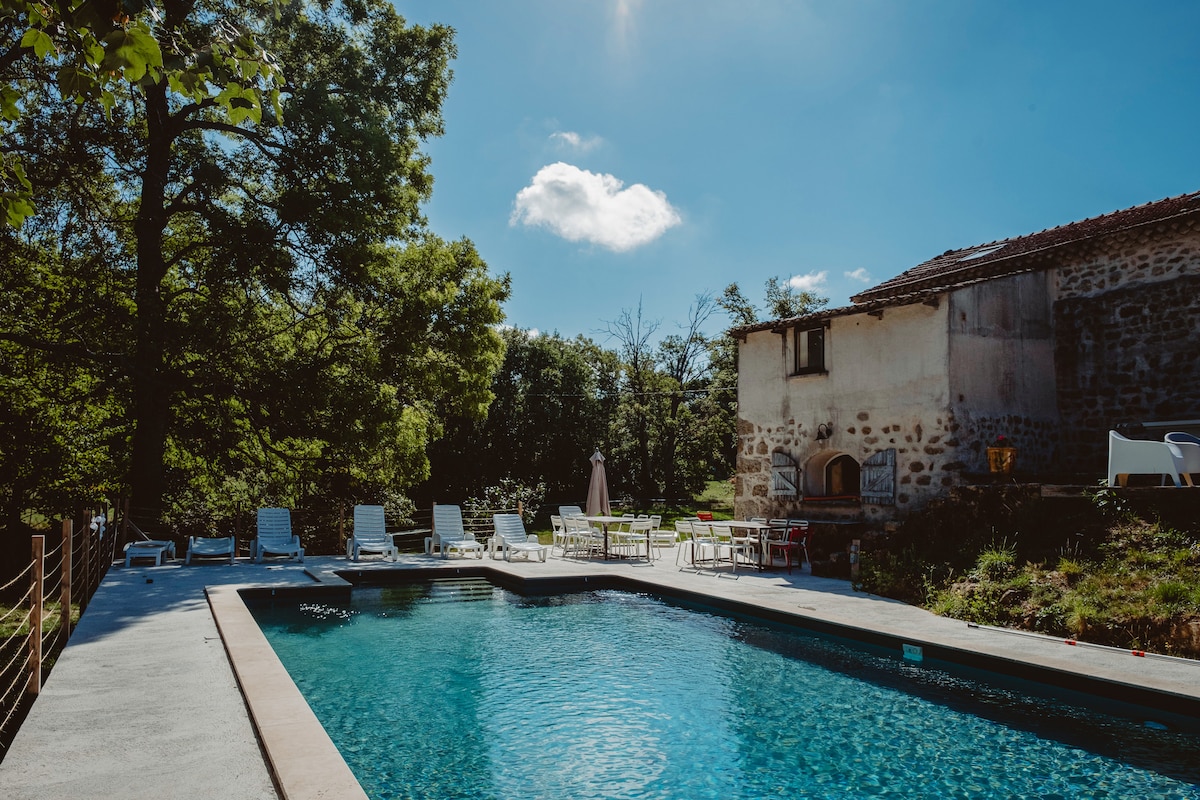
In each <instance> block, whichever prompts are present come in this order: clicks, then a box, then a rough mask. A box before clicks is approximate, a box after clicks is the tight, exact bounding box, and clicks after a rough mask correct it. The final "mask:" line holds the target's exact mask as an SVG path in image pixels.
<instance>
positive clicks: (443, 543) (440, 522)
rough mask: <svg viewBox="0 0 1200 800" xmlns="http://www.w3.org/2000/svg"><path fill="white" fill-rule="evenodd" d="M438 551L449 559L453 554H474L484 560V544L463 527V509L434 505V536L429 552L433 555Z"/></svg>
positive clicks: (453, 506) (441, 504)
mask: <svg viewBox="0 0 1200 800" xmlns="http://www.w3.org/2000/svg"><path fill="white" fill-rule="evenodd" d="M437 550H441V552H442V558H449V556H450V553H452V552H457V553H460V554H462V555H466V554H467V553H474V554H475V557H476V558H483V542H481V541H479V540H477V539H476V538H475V535H474V534H472V533H467V531H466V529H465V528H464V527H463V518H462V509H461V508H459V507H458V506H455V505H449V504H446V503H440V504H439V503H434V504H433V536H432V541H431V545H430V551H429V552H430V554H432V553H433V552H435V551H437Z"/></svg>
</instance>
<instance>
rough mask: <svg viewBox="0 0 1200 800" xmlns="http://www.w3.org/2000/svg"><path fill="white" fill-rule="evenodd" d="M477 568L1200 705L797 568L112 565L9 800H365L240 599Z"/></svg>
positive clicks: (15, 753)
mask: <svg viewBox="0 0 1200 800" xmlns="http://www.w3.org/2000/svg"><path fill="white" fill-rule="evenodd" d="M480 568H483V569H489V570H495V571H496V572H497V573H499V574H500V575H502V576H505V578H506V580H518V581H519V580H524V579H533V580H537V579H544V580H551V581H553V580H561V581H564V582H567V581H574V580H575V579H580V580H583V579H586V580H587V581H588V582H589V583H591V584H593V585H600V586H603V585H608V584H610V583H613V582H615V583H617V584H619V585H621V586H623V587H628V588H639V589H642V590H645V591H659V592H664V593H667V594H671V595H675V596H684V597H688V598H694V599H698V600H702V601H703V602H706V603H709V604H712V605H716V606H718V607H724V608H729V609H732V610H739V609H745V608H753V609H757V610H759V611H761V612H763V613H766V614H767V615H770V616H775V617H777V618H791V617H794V618H799V619H801V620H802V621H803V622H804V623H805V624H807V625H810V626H814V627H817V628H823V629H831V630H839V631H841V632H843V633H850V634H852V635H855V636H858V637H859V638H864V639H867V640H873V641H877V642H880V643H885V644H887V643H892V644H895V645H896V646H897V648H898V647H899V645H898V644H896V643H899V642H903V643H906V644H913V645H917V646H920V647H922V648H924V649H925V653H926V655H927V656H934V655H937V656H946V655H950V656H952V657H953V659H954V660H958V661H964V662H968V663H970V662H971V661H972V660H973V659H979V660H983V661H986V662H988V663H990V664H992V665H993V666H995V665H999V666H1000V667H1002V668H1003V669H1005V671H1010V672H1016V673H1021V672H1023V671H1033V672H1035V673H1037V674H1040V675H1043V676H1047V675H1048V676H1050V677H1051V678H1052V679H1053V680H1054V682H1057V683H1060V684H1063V685H1069V686H1077V687H1078V686H1086V685H1089V684H1090V685H1091V686H1093V687H1095V686H1100V687H1102V688H1107V689H1111V690H1112V692H1113V693H1114V694H1116V695H1118V696H1126V695H1128V696H1129V697H1132V698H1142V699H1146V698H1149V699H1150V701H1151V702H1153V703H1154V704H1155V705H1157V706H1159V707H1160V708H1165V709H1171V710H1174V711H1180V712H1183V713H1192V714H1196V710H1197V709H1200V662H1192V661H1186V660H1183V659H1168V658H1155V657H1144V658H1140V657H1135V656H1133V655H1131V654H1130V653H1129V652H1127V651H1120V650H1110V649H1104V648H1094V647H1067V646H1064V644H1063V641H1062V640H1061V639H1054V638H1049V637H1038V636H1030V635H1016V634H1014V633H1011V632H1001V631H996V630H992V629H987V628H975V627H970V626H968V625H966V624H965V623H963V622H961V621H956V620H951V619H946V618H942V617H937V616H934V615H932V614H929V613H927V612H925V611H923V610H921V609H918V608H913V607H911V606H907V605H904V604H903V603H898V602H895V601H892V600H887V599H883V598H879V597H875V596H872V595H867V594H863V593H861V592H855V591H854V590H853V589H852V588H851V586H850V585H849V584H848V583H847V582H845V581H839V580H832V579H825V578H814V577H813V576H811V575H809V574H807V573H806V572H801V571H800V570H797V571H796V572H794V573H792V574H791V575H789V574H787V573H786V572H785V571H782V570H780V571H769V572H762V573H756V572H751V571H740V570H739V572H738V573H737V574H736V577H734V576H733V575H731V574H730V573H729V571H728V569H727V568H726V569H724V570H722V571H721V572H720V573H719V574H716V573H713V572H712V571H704V572H695V571H691V570H681V569H679V568H678V567H676V565H675V563H674V555H673V554H672V553H670V552H668V553H667V554H666V555H665V557H664V558H663V559H662V560H660V561H657V562H654V563H652V564H647V563H646V562H644V561H608V562H598V561H597V562H588V561H574V560H563V559H559V558H551V559H550V560H548V561H547V562H545V563H540V562H536V561H535V562H521V561H517V562H513V563H506V562H504V561H493V560H491V559H487V558H485V559H484V560H483V561H478V560H476V559H474V558H466V559H449V560H447V559H442V558H438V557H429V556H422V555H415V554H414V555H406V556H403V557H402V559H401V560H400V561H399V562H397V563H396V564H391V563H386V562H380V561H363V562H360V563H358V564H352V563H350V562H348V561H347V560H346V559H345V558H337V557H310V558H308V559H306V561H305V563H304V564H303V565H299V564H294V563H289V562H275V563H268V564H265V565H262V564H251V563H249V562H248V561H245V560H239V561H238V563H236V564H233V565H229V564H202V565H192V566H184V565H183V563H182V561H176V562H174V563H169V564H164V565H163V566H158V567H153V566H152V567H137V566H134V567H131V568H125V567H124V566H122V565H119V564H118V565H114V566H113V568H112V569H111V570H110V571H109V573H108V575H107V576H106V578H105V579H104V581H103V583H102V585H101V587H100V589H99V591H98V592H97V593H96V595H95V596H94V598H93V599H92V602H91V605H90V606H89V607H88V610H87V612H86V613H85V614H84V615H83V618H82V619H81V620H80V623H79V626H78V628H77V629H76V631H75V634H74V636H73V637H72V639H71V641H70V643H69V644H68V646H67V648H66V649H65V650H64V652H63V654H62V657H61V658H60V659H59V661H58V663H57V665H56V666H55V667H54V670H53V672H52V673H51V675H50V677H49V679H48V680H47V682H46V685H45V686H44V688H43V690H42V693H41V695H40V696H39V698H38V700H37V702H36V703H35V704H34V706H33V708H32V710H31V712H30V714H29V716H28V718H27V719H26V721H25V723H24V725H23V726H22V728H21V730H20V732H19V733H18V735H17V737H16V740H15V741H14V743H13V746H12V748H11V750H10V751H9V753H8V755H7V756H6V758H5V760H4V762H3V763H2V764H0V796H2V797H4V798H9V799H10V800H75V799H76V798H79V800H83V799H84V798H88V799H89V800H90V799H91V798H97V797H114V798H115V797H120V798H127V799H129V800H140V799H141V798H147V799H149V798H155V799H156V800H162V799H164V798H196V797H213V798H223V799H224V800H241V799H242V798H245V799H246V800H266V799H272V798H278V797H284V798H287V800H300V799H301V798H308V797H311V798H318V797H320V798H325V800H341V799H342V798H351V797H354V798H362V797H364V795H363V793H362V791H361V789H359V788H358V786H357V784H356V783H354V782H353V779H352V778H347V775H348V771H347V770H346V769H345V765H344V763H342V762H341V759H340V756H338V755H337V753H336V750H334V749H333V748H332V744H331V743H329V741H328V737H326V736H325V735H324V732H323V730H321V729H320V726H319V724H317V723H316V720H315V717H313V716H312V714H311V711H309V710H308V708H307V705H306V704H305V703H303V701H302V699H300V698H299V695H298V693H297V692H296V690H295V688H294V686H293V685H292V684H291V681H290V679H287V678H286V673H283V672H282V667H281V666H280V665H279V664H278V661H277V660H276V659H274V657H273V653H271V652H270V648H269V647H266V646H265V639H264V638H263V637H262V635H261V632H259V631H258V630H257V626H255V625H253V623H252V621H250V620H249V616H248V614H247V613H246V612H245V609H244V606H243V605H242V604H241V602H240V599H239V597H238V595H237V592H236V591H234V590H236V589H237V588H240V587H246V586H264V587H287V586H312V585H321V584H324V585H344V583H343V581H342V579H341V578H339V577H338V576H337V575H336V574H335V573H334V571H335V570H342V571H345V570H349V571H351V572H363V573H366V572H374V571H378V570H401V571H411V570H426V569H437V570H444V571H446V572H447V573H449V574H456V573H460V574H469V573H472V572H475V571H477V570H479V569H480ZM214 613H215V614H216V615H217V616H218V617H219V619H220V630H218V622H217V620H215V619H214ZM222 634H224V635H225V640H224V642H223V641H222V638H221V635H222ZM227 650H228V653H227ZM231 658H232V660H233V662H234V665H231ZM280 675H282V676H283V677H282V678H281V677H279V676H280ZM280 684H283V685H282V686H281V685H280ZM252 719H253V720H255V721H256V722H257V726H258V728H257V730H256V727H255V724H254V723H253V722H252ZM339 765H340V766H339Z"/></svg>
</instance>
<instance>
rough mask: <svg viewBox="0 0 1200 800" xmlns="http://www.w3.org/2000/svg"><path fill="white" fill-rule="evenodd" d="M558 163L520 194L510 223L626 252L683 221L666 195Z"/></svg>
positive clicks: (573, 240) (547, 169)
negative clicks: (542, 229)
mask: <svg viewBox="0 0 1200 800" xmlns="http://www.w3.org/2000/svg"><path fill="white" fill-rule="evenodd" d="M624 186H625V184H624V183H623V182H622V181H620V180H618V179H617V178H615V177H613V176H612V175H603V174H600V175H598V174H596V173H592V172H588V171H587V170H583V169H580V168H579V167H576V166H572V165H571V164H564V163H563V162H561V161H559V162H557V163H555V164H549V165H547V166H544V167H542V168H541V169H540V170H538V172H537V174H536V175H534V176H533V180H532V181H530V183H529V185H528V186H526V187H525V188H524V189H522V190H521V191H519V192H517V198H516V201H515V203H514V208H513V213H512V216H511V217H510V218H509V224H510V225H516V224H517V223H521V224H523V225H528V226H534V227H537V226H540V227H543V228H547V229H549V230H550V231H551V232H552V233H554V234H556V235H558V236H561V237H562V238H564V239H566V240H567V241H569V242H589V243H591V244H598V245H600V246H601V247H607V248H608V249H609V250H615V251H617V252H624V251H626V250H632V249H634V248H635V247H640V246H642V245H644V244H648V243H649V242H652V241H654V240H655V239H657V238H658V237H660V236H662V235H663V234H664V233H666V232H667V231H668V230H669V229H671V228H673V227H675V226H676V225H678V224H680V223H681V222H682V221H683V220H682V219H681V218H680V216H679V212H678V211H676V210H675V209H674V207H672V206H671V204H670V203H668V202H667V196H666V194H664V193H663V192H659V191H655V190H653V189H651V188H649V187H648V186H645V185H643V184H640V183H635V184H633V185H632V186H630V187H628V188H622V187H624Z"/></svg>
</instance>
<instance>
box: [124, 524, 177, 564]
mask: <svg viewBox="0 0 1200 800" xmlns="http://www.w3.org/2000/svg"><path fill="white" fill-rule="evenodd" d="M125 522H126V523H127V524H128V525H129V530H131V531H133V533H134V534H135V535H136V536H137V537H138V538H137V539H135V540H134V541H132V542H127V543H126V544H125V566H127V567H128V566H130V565H131V564H132V563H133V560H134V559H137V558H152V559H154V565H155V566H158V565H160V564H162V562H163V559H164V558H170V559H174V558H175V542H173V541H171V540H169V539H151V538H150V537H149V536H147V535H146V534H145V533H144V532H143V531H142V529H141V528H139V527H138V526H137V525H135V524H134V523H133V520H131V519H127V520H125Z"/></svg>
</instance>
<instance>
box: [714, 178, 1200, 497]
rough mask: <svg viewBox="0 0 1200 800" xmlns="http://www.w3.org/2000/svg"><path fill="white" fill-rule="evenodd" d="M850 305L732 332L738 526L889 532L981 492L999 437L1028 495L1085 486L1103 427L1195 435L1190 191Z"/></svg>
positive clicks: (937, 265)
mask: <svg viewBox="0 0 1200 800" xmlns="http://www.w3.org/2000/svg"><path fill="white" fill-rule="evenodd" d="M851 301H852V303H853V305H851V306H848V307H845V308H838V309H831V310H827V311H822V312H819V313H816V314H811V315H807V316H804V317H796V318H792V319H785V320H775V321H771V322H766V323H761V324H755V325H748V326H744V327H741V328H736V329H734V330H733V331H732V334H733V335H734V336H735V337H736V338H737V339H738V341H739V348H738V359H739V363H738V447H739V450H738V477H737V489H736V497H735V509H736V512H737V513H738V514H739V515H745V516H766V517H778V516H790V515H804V516H824V517H830V518H832V517H837V516H846V517H850V518H859V519H867V520H872V519H879V520H884V519H892V518H896V517H902V516H903V515H904V513H905V512H906V511H908V510H912V509H916V508H919V507H921V506H923V505H924V504H925V503H927V502H928V501H929V500H930V499H932V498H933V497H936V496H938V495H940V494H943V493H945V492H946V491H947V490H948V489H949V488H951V487H953V486H956V485H961V484H966V483H972V482H977V481H979V480H981V479H983V478H984V476H986V475H987V473H988V462H987V448H988V447H989V446H991V445H994V444H996V443H997V440H998V438H1000V437H1003V441H1004V442H1005V443H1008V444H1011V445H1013V446H1015V447H1016V448H1017V451H1018V454H1017V467H1016V468H1017V471H1018V473H1020V474H1022V475H1024V476H1027V477H1029V478H1030V479H1048V480H1070V481H1078V482H1086V483H1095V482H1096V481H1097V480H1099V479H1100V478H1101V477H1103V476H1104V474H1105V459H1106V452H1107V451H1106V441H1107V437H1106V432H1107V431H1108V430H1109V429H1111V428H1113V427H1116V426H1118V425H1122V424H1129V423H1147V422H1155V421H1164V420H1197V419H1200V193H1195V194H1190V195H1184V196H1182V197H1176V198H1169V199H1167V200H1161V201H1158V202H1156V203H1149V204H1146V205H1143V206H1137V207H1135V208H1132V209H1126V210H1124V211H1118V212H1114V213H1112V214H1107V215H1104V216H1101V217H1095V218H1092V219H1088V220H1083V221H1081V222H1077V223H1072V224H1070V225H1064V226H1060V227H1058V228H1053V229H1050V230H1046V231H1041V232H1039V233H1034V234H1030V235H1028V236H1022V237H1015V238H1013V239H1006V240H1003V241H998V242H991V243H989V244H984V245H978V246H976V247H970V248H964V249H961V250H954V251H947V252H946V253H943V254H942V255H940V256H937V257H936V258H933V259H930V260H929V261H927V262H925V263H923V264H921V265H918V266H917V267H914V268H913V269H910V270H908V271H906V272H905V273H903V274H901V275H899V276H897V277H896V278H893V279H891V280H889V281H886V282H884V283H882V284H880V285H879V286H876V287H874V288H872V289H870V290H868V291H866V292H863V293H861V294H859V295H856V296H855V297H853V298H851ZM1160 436H1161V434H1160Z"/></svg>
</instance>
